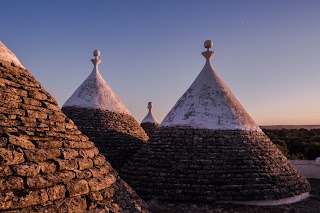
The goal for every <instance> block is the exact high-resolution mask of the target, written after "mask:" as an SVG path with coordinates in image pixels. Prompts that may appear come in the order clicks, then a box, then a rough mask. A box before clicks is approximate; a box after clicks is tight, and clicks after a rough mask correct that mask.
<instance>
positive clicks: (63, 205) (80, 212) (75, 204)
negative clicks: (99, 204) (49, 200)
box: [55, 196, 87, 213]
mask: <svg viewBox="0 0 320 213" xmlns="http://www.w3.org/2000/svg"><path fill="white" fill-rule="evenodd" d="M55 205H56V207H57V209H59V212H77V213H85V212H86V209H87V203H86V199H85V198H84V197H83V196H78V197H70V198H66V199H63V200H61V201H60V200H59V201H56V203H55Z"/></svg>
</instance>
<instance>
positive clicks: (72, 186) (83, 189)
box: [67, 180, 90, 197]
mask: <svg viewBox="0 0 320 213" xmlns="http://www.w3.org/2000/svg"><path fill="white" fill-rule="evenodd" d="M67 190H68V192H69V194H70V196H71V197H75V196H79V195H83V194H87V193H89V191H90V190H89V185H88V182H87V181H86V180H74V181H70V182H69V183H67Z"/></svg>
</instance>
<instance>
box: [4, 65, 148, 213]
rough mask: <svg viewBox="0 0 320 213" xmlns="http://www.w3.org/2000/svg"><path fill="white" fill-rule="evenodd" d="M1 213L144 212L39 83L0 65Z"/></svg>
mask: <svg viewBox="0 0 320 213" xmlns="http://www.w3.org/2000/svg"><path fill="white" fill-rule="evenodd" d="M0 211H2V212H11V213H13V212H148V209H147V206H146V204H145V202H144V201H142V200H141V199H140V198H139V197H138V196H137V194H136V193H135V192H134V191H133V190H132V189H131V188H130V187H129V186H128V185H127V184H126V183H125V182H124V181H123V180H121V179H120V177H119V176H118V174H117V172H116V171H115V170H114V169H113V168H112V166H111V165H110V164H109V163H108V162H107V161H106V159H105V157H104V156H103V155H101V154H99V150H98V149H97V148H96V147H95V146H94V143H93V142H91V141H89V140H88V137H87V136H85V135H83V134H82V133H81V132H80V131H79V130H78V129H77V126H75V125H74V123H73V122H72V121H71V120H70V119H68V118H67V117H66V115H65V114H64V113H63V112H62V111H61V110H60V108H59V107H58V105H57V102H56V101H55V100H54V98H53V97H52V96H51V95H50V94H49V93H48V92H46V91H45V90H44V89H43V88H42V86H41V85H40V83H39V82H37V81H36V80H35V78H34V77H33V76H32V75H31V74H30V73H29V72H28V71H27V70H25V69H23V68H22V67H17V66H15V65H14V64H13V63H9V62H6V61H2V60H0Z"/></svg>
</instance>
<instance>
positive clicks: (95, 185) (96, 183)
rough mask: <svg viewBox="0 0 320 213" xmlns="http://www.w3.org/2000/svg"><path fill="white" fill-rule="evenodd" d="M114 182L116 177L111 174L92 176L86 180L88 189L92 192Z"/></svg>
mask: <svg viewBox="0 0 320 213" xmlns="http://www.w3.org/2000/svg"><path fill="white" fill-rule="evenodd" d="M115 182H116V178H115V176H114V175H112V174H109V175H105V176H104V177H102V178H92V179H90V180H88V183H89V186H90V189H91V191H93V192H94V191H100V190H102V189H105V188H107V187H109V186H110V185H111V184H113V183H115Z"/></svg>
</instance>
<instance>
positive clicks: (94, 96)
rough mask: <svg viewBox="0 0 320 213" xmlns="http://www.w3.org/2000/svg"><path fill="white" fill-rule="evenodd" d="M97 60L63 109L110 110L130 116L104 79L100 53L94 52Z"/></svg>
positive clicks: (93, 60)
mask: <svg viewBox="0 0 320 213" xmlns="http://www.w3.org/2000/svg"><path fill="white" fill-rule="evenodd" d="M94 56H95V59H92V60H91V61H92V63H93V64H94V68H93V70H92V72H91V74H90V75H89V76H88V77H87V79H86V80H85V81H84V82H83V83H82V84H81V85H80V86H79V87H78V89H77V90H76V91H75V92H74V93H73V94H72V95H71V97H70V98H69V99H68V100H67V101H66V102H65V103H64V104H63V107H80V108H89V109H90V108H92V109H100V110H108V111H111V112H115V113H123V114H129V115H130V113H129V111H128V109H127V108H126V107H125V106H124V104H123V103H122V102H121V100H120V99H119V98H118V97H117V95H116V94H115V93H114V92H113V91H112V89H111V88H110V87H109V85H108V84H107V83H106V82H105V80H104V79H103V78H102V76H101V74H100V72H99V68H98V65H99V64H100V63H101V60H99V59H98V57H99V56H100V51H99V50H95V51H94Z"/></svg>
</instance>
